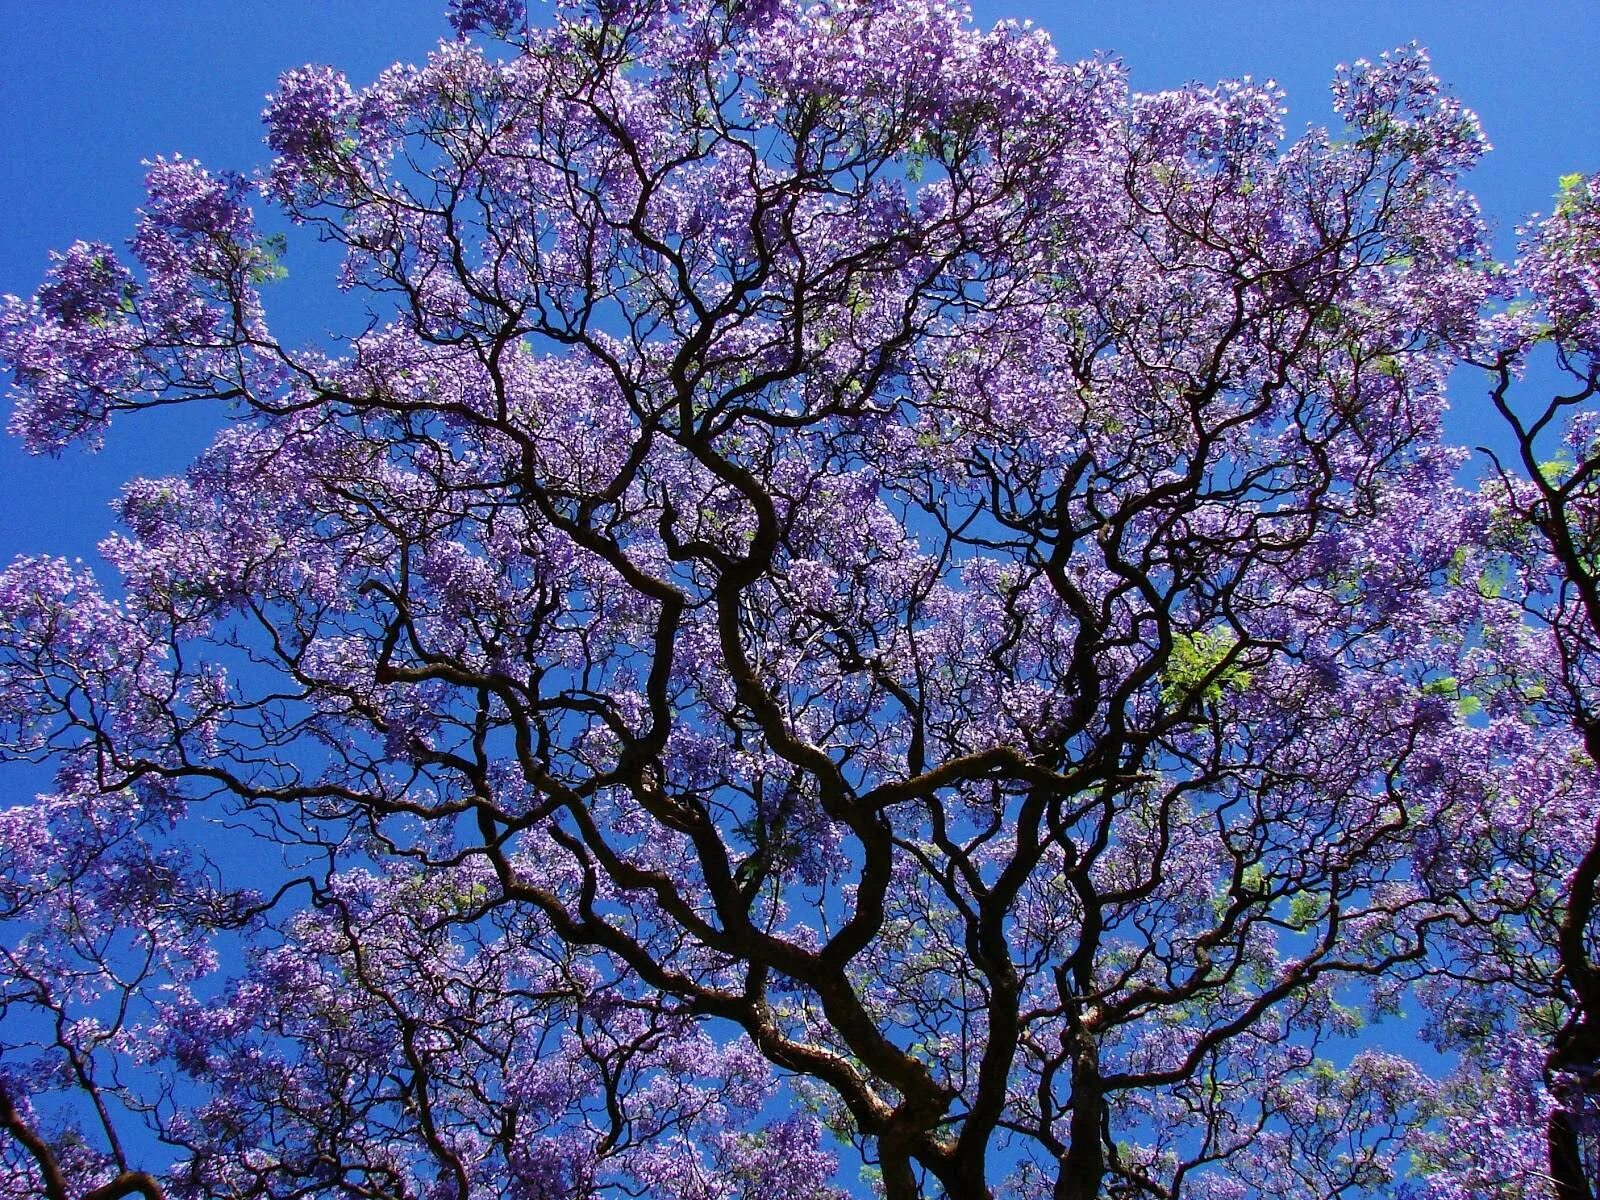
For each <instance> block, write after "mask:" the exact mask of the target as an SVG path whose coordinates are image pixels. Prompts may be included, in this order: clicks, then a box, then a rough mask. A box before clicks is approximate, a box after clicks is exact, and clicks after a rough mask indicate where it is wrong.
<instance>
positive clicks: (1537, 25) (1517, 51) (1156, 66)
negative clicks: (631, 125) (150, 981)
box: [0, 0, 1600, 561]
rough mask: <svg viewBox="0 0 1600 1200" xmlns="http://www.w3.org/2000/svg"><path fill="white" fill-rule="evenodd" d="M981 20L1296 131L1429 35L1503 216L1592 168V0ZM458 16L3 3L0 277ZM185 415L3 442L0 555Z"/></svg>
mask: <svg viewBox="0 0 1600 1200" xmlns="http://www.w3.org/2000/svg"><path fill="white" fill-rule="evenodd" d="M977 16H978V19H979V20H980V22H983V23H985V24H987V23H989V22H992V21H994V20H996V19H998V18H1001V17H1012V18H1015V19H1018V20H1021V19H1029V18H1031V19H1032V20H1033V21H1034V22H1035V23H1036V24H1039V25H1042V26H1043V27H1045V28H1046V29H1048V30H1050V31H1051V32H1052V34H1053V35H1054V36H1055V39H1056V42H1057V45H1058V46H1059V47H1060V48H1061V52H1062V54H1063V55H1064V56H1072V57H1081V56H1084V55H1087V54H1091V53H1094V52H1096V51H1106V52H1110V53H1114V54H1116V55H1118V56H1119V57H1121V58H1122V59H1123V60H1124V61H1125V62H1126V64H1127V65H1128V68H1129V70H1130V72H1131V74H1132V79H1133V82H1134V85H1135V86H1136V87H1138V88H1141V89H1146V90H1154V89H1160V88H1166V87H1173V86H1177V85H1180V84H1182V83H1184V82H1186V81H1188V80H1191V79H1200V80H1206V81H1210V80H1215V79H1217V78H1221V77H1227V76H1237V75H1244V74H1249V75H1253V76H1255V77H1256V78H1258V79H1259V78H1267V77H1271V78H1275V79H1277V80H1278V81H1279V82H1280V83H1281V84H1283V85H1284V86H1285V87H1286V88H1287V90H1288V93H1289V105H1290V113H1289V120H1288V126H1289V130H1290V132H1291V134H1293V133H1294V132H1296V131H1298V130H1300V129H1302V128H1304V126H1305V125H1306V124H1307V123H1320V122H1321V121H1323V120H1324V119H1325V118H1326V116H1327V83H1328V80H1329V78H1330V76H1331V74H1332V70H1333V67H1334V65H1335V64H1336V63H1339V62H1344V61H1349V60H1350V59H1353V58H1357V57H1362V56H1367V57H1371V56H1374V55H1376V54H1378V53H1380V52H1381V51H1383V50H1385V49H1388V48H1390V47H1392V46H1395V45H1399V44H1402V43H1405V42H1408V41H1411V40H1413V39H1414V40H1417V41H1420V42H1422V43H1423V44H1424V45H1426V46H1428V47H1429V48H1430V50H1431V51H1432V52H1433V55H1434V61H1435V65H1436V67H1437V69H1438V70H1439V72H1440V73H1441V74H1442V75H1443V76H1444V78H1445V79H1446V80H1447V81H1449V83H1450V84H1451V85H1452V87H1453V88H1454V90H1455V91H1456V93H1457V94H1458V95H1459V96H1461V97H1462V98H1463V99H1464V100H1465V101H1466V102H1467V103H1468V104H1469V105H1471V106H1472V107H1473V108H1475V109H1476V110H1477V111H1478V112H1479V114H1480V115H1481V117H1482V118H1483V121H1484V125H1485V127H1486V128H1487V130H1488V133H1489V137H1490V139H1491V140H1492V141H1493V142H1494V144H1495V147H1496V149H1495V152H1494V153H1493V154H1492V155H1491V156H1490V157H1489V159H1488V160H1487V161H1486V162H1485V164H1484V165H1483V166H1482V167H1481V168H1480V169H1479V171H1478V172H1477V173H1476V175H1475V176H1474V179H1473V184H1474V187H1475V190H1476V191H1477V192H1478V194H1479V196H1480V198H1481V199H1482V202H1483V206H1484V209H1485V211H1486V213H1487V214H1488V215H1489V216H1490V218H1491V220H1492V221H1493V223H1494V224H1495V226H1496V228H1497V229H1498V231H1499V238H1498V243H1497V244H1498V249H1499V252H1500V253H1501V254H1502V255H1508V254H1510V253H1511V252H1512V250H1513V247H1514V235H1513V229H1514V227H1515V225H1516V224H1517V222H1518V221H1519V220H1520V219H1522V217H1523V216H1524V215H1525V214H1526V213H1527V212H1528V211H1530V210H1535V209H1548V207H1549V205H1550V199H1551V196H1552V194H1553V192H1554V190H1555V187H1556V179H1557V177H1558V176H1560V175H1561V174H1564V173H1566V172H1570V171H1592V170H1595V169H1600V73H1597V72H1596V71H1595V70H1594V67H1593V47H1594V45H1595V44H1596V41H1597V36H1600V0H1562V2H1559V3H1541V4H1539V5H1535V6H1517V5H1513V4H1511V3H1508V2H1498V0H1497V2H1488V0H1454V2H1442V0H1428V2H1420V0H1415V2H1414V0H1403V2H1390V3H1380V2H1377V0H1354V2H1352V0H1346V2H1344V3H1339V4H1325V3H1320V2H1314V0H1279V2H1277V3H1270V2H1268V0H1204V2H1202V0H1120V2H1119V3H1115V4H1107V3H1102V2H1098V0H1031V2H1030V0H982V2H981V3H979V4H978V5H977ZM447 33H448V30H447V27H446V24H445V21H444V17H443V4H442V0H439V2H438V3H435V2H434V0H229V2H227V3H218V2H217V0H100V2H98V3H95V4H80V5H73V6H66V5H56V4H41V3H38V2H37V0H0V212H3V213H4V214H5V219H4V220H3V221H0V292H11V293H17V294H27V293H30V292H31V291H32V290H33V288H34V287H35V286H36V284H37V283H38V280H39V277H40V274H41V272H42V271H43V269H44V267H45V263H46V252H47V251H48V250H50V249H52V248H58V247H61V246H64V245H66V244H67V243H69V242H70V241H71V240H72V239H73V238H75V237H85V238H94V239H100V240H104V241H107V242H111V243H112V244H118V243H120V242H121V240H122V239H123V238H124V237H125V236H126V234H127V232H128V231H129V229H130V227H131V214H132V210H133V209H134V207H135V206H136V205H137V204H138V202H139V199H140V181H141V178H142V175H143V170H142V168H141V167H140V165H139V164H140V160H141V159H142V158H147V157H151V156H154V155H156V154H172V153H174V152H182V153H184V154H187V155H191V156H193V157H197V158H199V159H201V160H202V161H203V162H205V163H207V164H208V165H209V166H211V167H212V168H214V169H219V168H232V169H237V170H245V171H248V170H250V169H251V168H253V167H255V166H257V165H259V164H261V163H262V162H263V161H264V159H265V152H264V148H263V147H262V145H261V141H260V138H261V126H260V120H259V114H260V110H261V108H262V105H263V100H264V97H265V95H266V93H267V92H268V91H269V90H271V88H272V86H273V82H274V80H275V79H276V77H277V75H278V74H279V72H281V71H283V70H284V69H286V68H288V67H290V66H294V65H297V64H299V63H302V62H307V61H320V62H331V63H334V64H336V65H338V66H340V67H342V68H343V69H344V70H345V71H346V72H347V73H348V74H349V75H350V77H351V78H352V80H354V81H356V82H358V83H360V82H365V81H367V80H369V79H370V78H371V77H372V76H374V75H375V74H376V73H377V72H378V71H379V70H381V69H382V68H383V67H384V66H386V65H388V64H389V63H390V62H393V61H395V60H397V59H406V60H413V61H414V60H416V59H419V58H421V57H422V56H424V55H425V54H426V53H427V50H428V49H429V47H430V46H431V45H432V44H433V43H434V42H435V41H436V40H437V39H438V38H439V37H441V36H443V35H445V34H447ZM315 257H316V256H315V255H314V254H312V253H311V252H310V251H309V250H308V249H307V248H306V247H305V246H304V244H303V243H302V244H301V245H300V246H299V247H296V246H294V245H293V244H291V250H290V257H289V266H290V269H291V279H290V281H289V283H287V284H285V285H282V286H281V287H279V288H277V289H274V291H273V293H271V294H269V296H268V301H269V305H271V306H272V311H273V312H274V314H275V315H277V316H280V317H281V316H283V315H284V314H286V313H287V312H288V311H290V310H291V309H292V310H295V311H296V312H297V313H298V315H299V319H298V320H290V321H288V322H280V327H281V328H287V329H288V330H290V332H291V335H292V337H301V336H314V335H315V334H316V333H317V332H319V330H320V328H321V326H320V325H319V324H318V319H317V315H316V314H317V311H318V310H317V309H316V308H315V307H314V304H315V300H316V298H317V297H318V296H319V295H321V294H324V293H325V292H326V290H327V288H326V283H325V276H323V275H322V273H321V271H320V269H319V268H318V267H316V266H314V265H313V263H312V261H311V260H313V259H314V258H315ZM1455 406H1456V413H1457V416H1456V422H1455V426H1454V429H1453V434H1454V436H1455V437H1456V438H1457V439H1458V440H1462V441H1469V442H1476V441H1481V440H1484V437H1485V436H1486V434H1485V432H1484V430H1485V426H1484V423H1483V421H1482V419H1481V418H1482V412H1483V407H1484V406H1483V400H1482V397H1481V394H1479V393H1478V391H1477V389H1475V388H1474V387H1473V386H1472V381H1471V380H1463V381H1462V386H1461V387H1460V389H1459V390H1458V392H1457V394H1456V397H1455ZM195 418H196V414H194V413H191V412H185V411H183V410H179V411H177V412H174V413H166V414H158V415H152V416H149V417H146V418H142V419H140V420H138V421H132V422H125V423H123V424H122V425H121V426H120V427H118V428H115V429H114V430H113V432H112V435H111V437H110V439H109V440H108V443H107V448H106V450H104V451H103V452H102V453H101V454H99V455H98V456H93V457H91V456H87V455H84V454H82V453H79V452H71V453H69V454H68V455H67V456H66V457H65V458H64V459H62V460H61V461H51V460H37V459H29V458H28V457H26V456H25V455H23V454H22V453H21V452H20V450H19V449H18V448H17V447H16V446H15V444H14V443H11V442H10V441H9V440H5V441H4V442H3V444H0V489H3V490H0V496H3V499H4V501H5V502H4V503H0V561H5V560H8V559H9V558H10V557H11V556H12V555H13V554H17V553H40V552H53V553H64V554H68V555H82V556H84V557H85V558H89V557H91V556H92V554H93V546H94V544H95V542H96V541H97V540H98V539H99V538H100V537H101V536H102V535H103V534H104V533H105V532H106V531H107V529H108V528H109V526H110V523H111V516H110V513H109V512H108V510H107V508H106V505H107V503H108V502H109V501H110V500H111V499H112V498H113V497H114V496H115V495H116V494H117V489H118V487H119V485H120V483H121V482H122V481H123V480H125V479H126V478H128V477H129V476H130V475H132V474H135V473H151V472H165V471H173V470H178V469H181V467H182V466H183V464H184V463H186V462H187V461H188V459H189V458H190V457H192V455H193V454H194V453H195V452H196V451H197V450H198V449H199V448H200V447H201V446H202V445H203V443H204V441H205V439H206V435H207V430H206V427H205V425H204V424H203V423H201V422H198V421H197V420H196V419H195Z"/></svg>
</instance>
